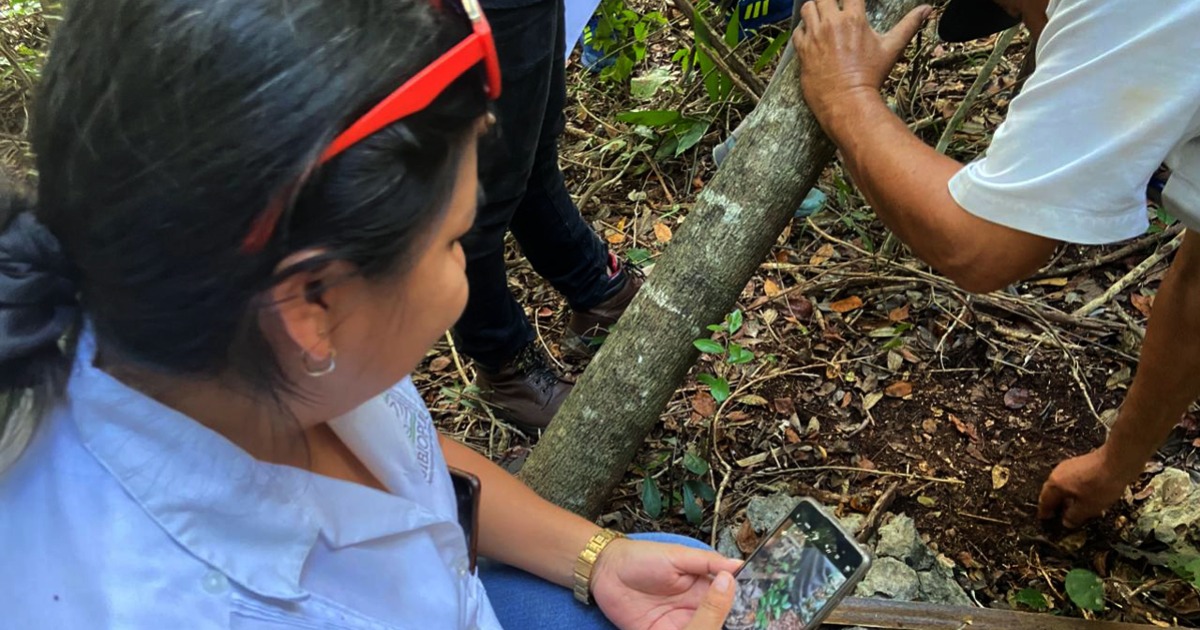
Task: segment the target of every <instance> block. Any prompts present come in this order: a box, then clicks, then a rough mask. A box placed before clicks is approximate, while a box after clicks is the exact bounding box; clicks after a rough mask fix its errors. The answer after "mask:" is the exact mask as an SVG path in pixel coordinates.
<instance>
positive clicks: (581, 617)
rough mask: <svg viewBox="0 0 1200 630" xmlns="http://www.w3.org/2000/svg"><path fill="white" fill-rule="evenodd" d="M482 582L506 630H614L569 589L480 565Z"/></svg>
mask: <svg viewBox="0 0 1200 630" xmlns="http://www.w3.org/2000/svg"><path fill="white" fill-rule="evenodd" d="M630 538H635V539H637V540H649V541H653V542H661V543H674V544H677V545H684V546H687V547H694V548H696V549H711V547H709V546H708V545H706V544H704V543H702V542H700V541H699V540H695V539H692V538H688V537H687V536H679V535H676V534H663V533H649V534H633V535H631V536H630ZM479 579H480V580H482V581H483V586H484V588H486V589H487V593H488V599H490V600H491V602H492V608H493V609H494V610H495V611H496V617H497V618H499V619H500V625H502V626H504V628H505V629H506V630H526V629H528V628H537V629H541V628H571V629H572V630H593V629H594V630H611V629H612V628H613V625H612V624H611V623H609V622H608V620H607V619H605V618H604V614H603V613H601V612H600V609H599V608H597V607H595V606H584V605H583V604H580V603H579V602H577V601H575V596H574V594H573V593H572V592H571V591H570V589H565V588H563V587H561V586H559V585H557V584H551V583H550V582H547V581H545V580H543V579H541V578H539V577H536V576H533V575H530V574H528V573H526V572H524V571H522V570H520V569H514V568H512V567H510V566H507V565H502V564H499V563H493V562H486V561H484V562H480V567H479Z"/></svg>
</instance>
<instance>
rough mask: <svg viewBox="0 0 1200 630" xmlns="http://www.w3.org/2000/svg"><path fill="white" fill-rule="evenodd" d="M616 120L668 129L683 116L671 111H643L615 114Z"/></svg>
mask: <svg viewBox="0 0 1200 630" xmlns="http://www.w3.org/2000/svg"><path fill="white" fill-rule="evenodd" d="M617 120H619V121H621V122H625V123H630V124H632V125H645V126H647V127H670V126H671V125H674V124H675V123H677V122H679V121H680V120H683V114H680V113H679V112H677V111H675V110H673V109H643V110H638V111H633V112H621V113H619V114H617Z"/></svg>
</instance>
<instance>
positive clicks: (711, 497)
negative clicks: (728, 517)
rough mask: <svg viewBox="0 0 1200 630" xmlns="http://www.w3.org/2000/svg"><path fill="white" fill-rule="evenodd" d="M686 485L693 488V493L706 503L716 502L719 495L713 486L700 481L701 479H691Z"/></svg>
mask: <svg viewBox="0 0 1200 630" xmlns="http://www.w3.org/2000/svg"><path fill="white" fill-rule="evenodd" d="M684 485H688V486H691V487H692V493H694V494H695V495H696V496H698V497H700V498H701V499H704V500H705V501H716V500H717V493H716V492H714V491H713V489H712V486H710V485H708V484H707V483H704V482H703V481H700V480H699V479H691V480H689V481H687V482H685V484H684Z"/></svg>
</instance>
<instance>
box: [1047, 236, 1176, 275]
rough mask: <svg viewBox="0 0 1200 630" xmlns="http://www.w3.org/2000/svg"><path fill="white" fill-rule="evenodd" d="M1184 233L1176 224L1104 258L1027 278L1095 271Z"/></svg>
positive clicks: (1050, 270)
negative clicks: (1097, 268) (1088, 270)
mask: <svg viewBox="0 0 1200 630" xmlns="http://www.w3.org/2000/svg"><path fill="white" fill-rule="evenodd" d="M1182 231H1183V224H1181V223H1176V224H1175V225H1172V226H1171V227H1169V228H1167V229H1165V230H1163V231H1161V232H1159V233H1157V234H1150V235H1148V236H1143V237H1142V238H1139V239H1137V240H1135V241H1134V242H1132V243H1130V244H1129V245H1126V246H1125V247H1122V248H1121V249H1116V250H1113V251H1111V252H1109V253H1107V254H1104V255H1103V256H1097V257H1095V258H1093V259H1091V260H1085V261H1083V262H1077V263H1072V264H1070V265H1063V266H1062V267H1056V268H1054V269H1045V270H1043V271H1039V272H1037V273H1035V274H1033V275H1032V276H1029V278H1027V280H1042V279H1044V278H1056V277H1061V276H1067V275H1070V274H1073V273H1076V272H1079V271H1085V270H1087V269H1095V268H1096V267H1099V266H1101V265H1107V264H1108V263H1110V262H1115V261H1118V260H1121V259H1122V258H1125V257H1127V256H1129V255H1131V254H1135V253H1137V252H1139V251H1141V250H1143V249H1146V248H1147V247H1151V246H1153V245H1157V244H1159V243H1161V242H1163V241H1165V240H1167V239H1169V238H1171V237H1173V236H1176V235H1177V234H1179V233H1180V232H1182Z"/></svg>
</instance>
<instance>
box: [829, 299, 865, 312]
mask: <svg viewBox="0 0 1200 630" xmlns="http://www.w3.org/2000/svg"><path fill="white" fill-rule="evenodd" d="M862 306H863V301H862V298H860V297H858V296H857V295H852V296H850V297H848V298H846V299H844V300H838V301H836V302H834V303H832V304H830V305H829V310H831V311H833V312H834V313H849V312H850V311H853V310H857V309H860V308H862Z"/></svg>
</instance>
